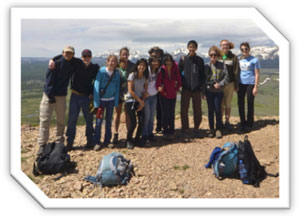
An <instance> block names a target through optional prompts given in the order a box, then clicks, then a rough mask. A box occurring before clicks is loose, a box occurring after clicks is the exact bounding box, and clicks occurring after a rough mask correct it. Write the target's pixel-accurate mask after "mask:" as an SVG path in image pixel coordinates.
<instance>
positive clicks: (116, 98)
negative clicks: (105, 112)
mask: <svg viewBox="0 0 300 216" xmlns="http://www.w3.org/2000/svg"><path fill="white" fill-rule="evenodd" d="M115 73H116V76H117V82H116V95H115V107H117V106H118V105H119V93H120V72H119V70H117V71H116V72H115Z"/></svg>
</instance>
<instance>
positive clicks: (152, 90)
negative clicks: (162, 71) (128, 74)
mask: <svg viewBox="0 0 300 216" xmlns="http://www.w3.org/2000/svg"><path fill="white" fill-rule="evenodd" d="M148 69H149V78H148V94H149V95H150V96H153V95H156V94H157V92H158V91H157V89H156V87H155V85H156V79H157V74H156V73H154V72H153V73H152V72H151V68H150V66H149V68H148Z"/></svg>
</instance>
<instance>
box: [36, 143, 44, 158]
mask: <svg viewBox="0 0 300 216" xmlns="http://www.w3.org/2000/svg"><path fill="white" fill-rule="evenodd" d="M45 146H46V145H41V146H40V148H39V150H38V152H37V153H36V154H37V157H39V156H41V155H42V154H43V152H44V150H45Z"/></svg>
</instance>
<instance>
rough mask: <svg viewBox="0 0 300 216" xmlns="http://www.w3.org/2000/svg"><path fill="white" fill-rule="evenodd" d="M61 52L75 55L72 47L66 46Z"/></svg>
mask: <svg viewBox="0 0 300 216" xmlns="http://www.w3.org/2000/svg"><path fill="white" fill-rule="evenodd" d="M63 51H64V52H72V53H75V50H74V47H72V46H66V47H65V48H64V50H63Z"/></svg>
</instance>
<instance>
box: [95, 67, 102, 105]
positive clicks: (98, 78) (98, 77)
mask: <svg viewBox="0 0 300 216" xmlns="http://www.w3.org/2000/svg"><path fill="white" fill-rule="evenodd" d="M100 83H101V70H99V71H98V73H97V77H96V79H95V82H94V107H99V106H100V98H99V95H100V94H99V89H100Z"/></svg>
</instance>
